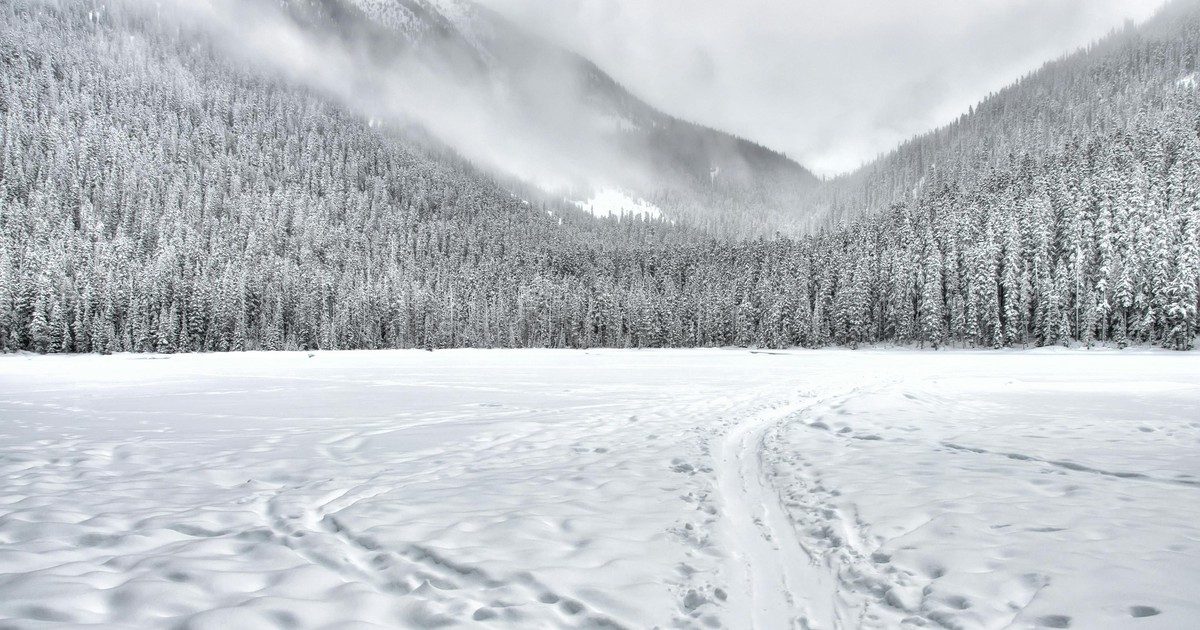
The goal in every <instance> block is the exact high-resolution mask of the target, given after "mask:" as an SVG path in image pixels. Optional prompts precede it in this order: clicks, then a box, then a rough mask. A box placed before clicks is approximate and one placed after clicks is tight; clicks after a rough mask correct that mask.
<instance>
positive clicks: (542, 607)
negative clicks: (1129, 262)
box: [0, 350, 1200, 630]
mask: <svg viewBox="0 0 1200 630" xmlns="http://www.w3.org/2000/svg"><path fill="white" fill-rule="evenodd" d="M1198 620H1200V355H1198V354H1196V353H1180V354H1169V353H1159V352H1123V353H1122V352H1115V351H1091V352H1088V351H1043V352H1012V353H994V352H981V353H973V352H941V353H919V352H913V351H859V352H849V351H820V352H801V351H796V352H761V353H756V352H750V351H741V350H692V351H593V352H584V351H445V352H435V353H425V352H345V353H316V354H313V355H309V354H306V353H284V354H253V353H251V354H236V355H190V356H173V357H169V358H165V357H164V358H155V357H145V356H114V357H99V356H77V357H31V356H9V357H0V627H2V628H43V627H45V628H51V627H53V628H63V627H84V626H92V627H106V628H171V629H176V628H178V629H188V630H199V629H205V628H214V629H219V630H234V629H237V628H248V629H256V630H257V629H271V628H281V629H283V628H358V627H362V628H366V627H432V626H441V625H452V624H458V625H462V626H480V627H520V628H557V627H616V626H620V627H633V628H645V627H677V626H684V627H707V626H725V627H733V628H749V627H757V628H772V629H773V628H788V627H813V628H834V627H843V628H857V627H897V626H900V625H902V624H905V623H907V624H910V625H913V626H929V627H938V626H944V627H951V628H954V627H965V628H976V627H983V628H1005V627H1013V628H1028V627H1072V628H1194V627H1196V624H1197V623H1200V621H1198Z"/></svg>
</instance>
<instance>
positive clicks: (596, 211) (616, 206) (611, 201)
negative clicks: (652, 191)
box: [572, 188, 662, 219]
mask: <svg viewBox="0 0 1200 630" xmlns="http://www.w3.org/2000/svg"><path fill="white" fill-rule="evenodd" d="M572 203H573V204H575V206H576V207H577V208H579V209H580V210H583V211H585V212H590V213H592V215H594V216H597V217H626V216H628V217H645V218H648V219H657V218H659V217H661V216H662V211H661V210H659V208H658V207H657V206H655V205H654V204H652V203H650V202H649V201H646V200H645V199H642V198H640V197H639V198H638V199H636V200H635V199H633V198H632V197H630V196H629V195H628V194H626V193H624V192H621V191H620V190H617V189H615V188H604V189H601V190H600V191H599V192H597V193H595V194H593V195H592V198H591V199H588V200H587V201H573V202H572Z"/></svg>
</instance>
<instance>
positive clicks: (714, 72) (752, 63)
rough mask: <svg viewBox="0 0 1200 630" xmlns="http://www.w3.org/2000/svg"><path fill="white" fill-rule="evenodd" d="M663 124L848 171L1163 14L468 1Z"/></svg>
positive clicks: (1130, 6) (1055, 7) (819, 3)
mask: <svg viewBox="0 0 1200 630" xmlns="http://www.w3.org/2000/svg"><path fill="white" fill-rule="evenodd" d="M479 1H480V2H482V3H483V4H485V5H488V6H490V7H492V8H495V9H497V10H499V11H500V12H501V13H504V14H506V15H508V16H510V17H512V18H514V19H516V20H518V21H519V22H520V23H522V24H523V25H526V26H528V27H531V28H535V29H537V30H538V31H539V32H540V33H541V34H542V35H545V36H547V37H550V38H551V39H554V40H557V41H559V42H560V43H563V44H566V45H568V46H570V47H573V48H575V49H576V50H578V51H579V52H581V53H583V54H584V55H586V56H588V57H590V58H592V59H593V60H595V61H596V62H597V63H599V64H600V66H601V67H603V68H604V69H605V70H607V71H609V72H610V73H611V74H613V75H614V76H615V77H616V78H617V79H618V80H620V81H622V82H624V83H625V84H626V85H628V86H629V87H630V88H631V89H632V90H633V91H634V92H635V93H637V94H639V95H642V96H643V97H645V98H646V99H647V100H648V101H650V102H651V103H652V104H653V105H656V106H658V107H660V108H662V109H665V110H666V111H668V112H671V113H674V114H677V115H680V116H683V117H685V118H689V119H692V120H695V121H697V122H701V123H704V124H708V125H712V126H715V127H718V128H721V129H725V130H729V131H732V132H734V133H738V134H740V135H744V136H747V137H749V138H751V139H753V140H756V141H758V142H761V143H763V144H766V145H768V146H771V147H774V148H777V149H780V150H784V151H787V152H788V153H789V154H790V155H792V156H793V157H795V158H797V159H798V160H800V161H801V162H803V163H804V164H805V165H806V166H809V167H810V168H812V169H813V170H815V171H816V172H818V173H822V174H835V173H839V172H844V171H847V170H850V169H852V168H854V167H855V166H857V165H859V164H860V163H862V162H863V161H866V160H869V159H870V158H872V157H874V156H875V155H876V154H878V153H880V152H883V151H886V150H888V149H890V148H892V147H894V146H895V145H897V144H898V143H899V142H901V141H903V140H905V139H906V138H908V137H910V136H912V135H914V134H916V133H920V132H922V131H925V130H928V129H931V128H933V127H936V126H939V125H941V124H944V123H946V122H949V121H950V120H952V119H953V118H954V117H956V116H957V115H958V114H959V113H961V112H963V111H965V110H966V108H967V107H969V106H970V105H971V104H973V103H975V102H977V101H978V100H980V99H981V98H982V97H984V96H986V95H987V94H988V92H991V91H994V90H997V89H999V88H1001V87H1003V86H1004V85H1006V84H1008V83H1010V82H1012V81H1013V80H1015V79H1017V78H1019V77H1020V76H1021V75H1022V74H1025V73H1027V72H1029V71H1031V70H1033V69H1035V68H1037V67H1038V66H1039V65H1041V63H1043V62H1044V61H1047V60H1049V59H1051V58H1054V57H1057V56H1059V55H1061V54H1063V53H1066V52H1069V51H1071V50H1073V49H1075V48H1077V47H1079V46H1082V45H1085V44H1087V43H1088V42H1090V41H1092V40H1094V39H1096V38H1098V37H1100V36H1102V35H1103V34H1105V33H1107V32H1108V31H1110V30H1111V29H1113V28H1116V27H1118V26H1120V25H1121V24H1122V23H1123V22H1124V21H1125V20H1127V19H1134V20H1142V19H1145V18H1147V17H1149V16H1150V15H1151V14H1152V13H1153V12H1154V11H1155V10H1156V9H1157V8H1158V7H1159V6H1161V5H1162V4H1163V1H1162V0H970V1H950V0H739V1H737V2H731V1H728V0H479Z"/></svg>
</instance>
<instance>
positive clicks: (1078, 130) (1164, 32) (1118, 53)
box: [803, 0, 1200, 222]
mask: <svg viewBox="0 0 1200 630" xmlns="http://www.w3.org/2000/svg"><path fill="white" fill-rule="evenodd" d="M1198 34H1200V2H1196V0H1174V1H1173V2H1169V3H1168V4H1166V5H1165V6H1164V7H1163V9H1162V10H1160V11H1159V12H1158V13H1157V14H1156V15H1155V16H1154V17H1152V18H1151V19H1150V20H1149V21H1148V22H1147V23H1145V24H1143V25H1140V26H1134V25H1133V24H1127V25H1126V27H1125V28H1124V29H1122V30H1120V31H1116V32H1114V33H1111V34H1110V35H1108V36H1106V37H1104V38H1102V39H1101V40H1099V41H1098V42H1096V43H1094V44H1092V45H1090V46H1088V47H1087V48H1085V49H1082V50H1079V51H1076V52H1074V53H1071V54H1068V55H1064V56H1063V57H1061V58H1059V59H1056V60H1052V61H1049V62H1047V63H1046V64H1045V65H1043V66H1042V67H1041V68H1040V69H1038V70H1036V71H1034V72H1031V73H1030V74H1028V75H1027V76H1025V77H1023V78H1022V79H1020V80H1019V81H1017V82H1015V83H1014V84H1012V85H1010V86H1008V87H1005V88H1004V89H1001V90H999V91H998V92H996V93H995V94H991V95H989V96H988V97H987V98H985V99H984V100H982V101H981V102H980V103H979V104H977V105H976V106H975V107H973V108H971V110H970V111H969V112H964V113H963V114H962V115H961V116H960V117H959V118H958V119H957V120H955V121H954V122H952V123H950V124H949V125H946V126H944V127H941V128H939V129H935V130H933V131H930V132H928V133H925V134H922V135H919V136H917V137H915V138H913V139H911V140H909V141H907V142H905V143H903V144H902V145H901V146H899V147H897V148H896V149H895V150H893V151H891V152H889V153H887V154H885V155H882V156H880V157H879V158H878V159H876V160H873V161H871V162H870V163H868V164H866V165H865V166H863V167H862V168H860V169H858V170H856V171H854V172H852V173H850V174H847V175H844V176H841V177H837V178H834V179H832V180H829V181H827V182H825V183H824V184H823V185H822V186H819V187H816V188H814V189H813V190H812V193H813V194H812V196H811V197H810V198H809V199H808V200H806V201H805V202H804V204H803V206H804V213H806V214H809V215H812V216H823V217H825V220H826V222H838V221H842V220H847V219H854V218H855V217H858V216H862V215H863V214H869V213H872V212H878V211H882V210H886V209H887V208H888V207H889V206H890V205H891V204H894V203H902V202H906V201H907V202H911V201H912V200H914V199H915V198H917V197H918V196H919V195H920V194H921V193H922V191H923V190H926V189H928V188H930V187H932V186H935V185H936V182H939V181H943V180H945V179H954V178H961V177H972V176H973V175H972V173H980V172H984V171H986V170H987V169H989V168H995V167H999V166H1001V165H1003V164H1005V163H1006V162H1008V161H1009V160H1011V158H1012V156H1014V155H1018V154H1020V153H1022V152H1034V153H1042V152H1047V151H1054V150H1058V149H1059V148H1060V147H1062V146H1064V145H1066V144H1070V143H1082V142H1085V141H1086V140H1087V138H1089V137H1091V136H1094V135H1095V134H1098V133H1107V132H1111V131H1113V130H1116V129H1124V128H1129V127H1132V126H1139V125H1141V126H1145V125H1154V124H1157V121H1155V114H1156V112H1160V111H1162V110H1163V109H1164V108H1165V107H1168V106H1169V104H1170V101H1172V100H1176V99H1178V98H1180V94H1181V93H1184V92H1189V91H1191V90H1194V88H1195V82H1194V79H1193V77H1194V76H1195V72H1196V71H1197V69H1198V68H1197V59H1198V58H1200V50H1198V49H1197V45H1196V41H1197V38H1198V36H1200V35H1198Z"/></svg>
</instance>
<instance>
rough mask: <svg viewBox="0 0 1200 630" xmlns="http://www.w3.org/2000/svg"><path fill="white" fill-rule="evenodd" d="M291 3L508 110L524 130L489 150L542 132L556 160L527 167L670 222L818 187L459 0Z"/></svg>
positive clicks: (782, 203) (765, 208) (797, 171)
mask: <svg viewBox="0 0 1200 630" xmlns="http://www.w3.org/2000/svg"><path fill="white" fill-rule="evenodd" d="M291 7H292V9H293V11H298V12H299V13H301V14H303V15H305V16H307V18H308V19H306V20H305V22H304V23H305V26H306V27H308V28H312V29H316V30H318V31H319V30H321V29H322V28H329V27H330V25H332V27H333V28H334V29H336V31H337V32H338V33H340V34H341V35H342V37H343V38H344V41H345V42H346V43H347V45H352V46H356V47H366V48H367V49H368V50H367V52H366V55H367V56H369V57H373V58H377V59H384V60H390V59H392V58H395V57H405V58H407V59H411V58H413V57H416V58H419V59H421V61H422V64H424V65H425V66H426V67H428V68H430V69H432V71H433V72H435V73H438V74H440V75H442V76H446V77H453V80H454V81H455V82H456V84H457V85H469V86H474V87H475V88H476V89H477V91H478V92H479V93H481V94H483V95H484V103H485V106H486V107H488V108H500V109H502V110H506V111H510V112H512V115H511V117H510V118H511V120H509V121H505V122H511V123H512V124H514V125H516V126H518V127H524V128H525V130H526V131H527V134H526V135H525V136H522V137H518V138H516V139H515V141H514V139H513V138H507V137H506V138H502V139H501V140H500V141H498V144H499V145H500V146H499V147H498V149H499V150H500V151H501V152H505V153H507V152H510V151H513V150H516V151H520V150H521V147H514V146H512V145H513V144H514V142H515V143H522V142H525V141H528V140H529V136H536V142H545V141H546V139H547V138H552V139H553V142H552V144H553V146H552V147H551V149H552V152H553V153H555V154H554V155H553V156H550V157H547V156H544V155H542V156H540V157H542V158H543V159H542V162H543V163H550V162H553V163H555V164H556V168H555V169H554V170H553V171H551V172H549V173H548V176H547V177H541V176H542V175H543V173H540V172H537V171H538V170H539V169H531V170H532V175H533V177H534V178H541V179H547V180H550V181H551V182H557V183H560V184H565V187H566V188H568V189H576V190H575V192H576V193H579V192H581V191H580V190H578V189H587V188H603V187H617V188H621V189H624V190H627V191H629V192H631V193H634V194H636V195H637V196H642V197H646V198H650V199H655V200H657V201H659V202H660V203H661V204H662V205H664V206H666V208H665V209H666V210H667V211H668V214H669V215H671V216H672V218H675V219H683V220H690V221H692V222H699V223H708V224H715V223H718V222H719V219H718V217H716V216H714V215H715V213H717V212H724V209H723V208H721V207H720V206H722V205H723V203H722V201H723V200H724V199H738V200H743V201H745V202H747V205H748V206H750V207H747V208H744V209H743V212H741V213H739V214H740V215H741V216H745V217H752V216H753V215H755V214H756V213H758V214H760V215H762V216H764V217H768V216H769V217H770V218H772V219H777V218H778V215H781V214H784V213H787V212H790V211H791V209H792V208H791V205H792V199H793V198H794V197H795V195H796V194H797V193H798V192H800V191H804V190H807V189H809V188H811V187H813V186H815V185H816V184H817V183H818V182H817V179H816V178H815V177H814V176H813V175H812V174H811V173H809V172H808V171H807V170H805V169H804V168H803V167H802V166H800V165H799V164H796V163H795V162H793V161H792V160H790V159H788V158H786V157H785V156H783V155H781V154H779V153H777V152H774V151H771V150H769V149H767V148H765V147H762V146H759V145H757V144H754V143H752V142H749V141H747V140H744V139H741V138H736V137H734V136H731V135H729V134H726V133H723V132H720V131H716V130H713V129H709V128H706V127H703V126H700V125H696V124H692V123H688V122H686V121H682V120H679V119H676V118H674V117H672V116H670V115H668V114H665V113H663V112H661V111H658V110H656V109H654V108H653V107H651V106H649V105H647V104H646V103H645V102H644V101H642V100H641V99H639V98H638V97H636V96H635V95H633V94H631V93H630V92H629V91H628V90H626V89H625V88H624V87H623V86H621V85H620V84H619V83H617V82H616V81H615V80H613V79H612V77H610V76H609V75H607V74H606V73H604V72H603V71H602V70H601V69H600V68H598V67H597V66H596V65H595V64H593V63H591V62H590V61H588V60H587V59H585V58H583V57H581V56H579V55H578V54H575V53H573V52H571V51H568V50H565V49H563V48H561V47H559V46H556V45H554V44H551V43H550V42H548V41H545V40H543V39H541V38H539V37H537V36H535V35H533V34H532V33H530V32H528V31H526V30H524V29H522V28H521V27H520V26H518V25H516V24H513V23H512V22H510V21H508V20H507V19H505V18H503V17H501V16H500V15H498V14H496V13H494V12H492V11H490V10H488V9H486V8H483V7H480V6H478V5H475V4H473V3H471V2H469V1H467V0H438V1H437V2H430V1H428V0H303V1H302V2H293V3H292V4H291ZM356 12H359V15H355V13H356ZM388 63H390V61H385V63H384V65H387V64H388ZM434 135H435V136H437V135H438V134H437V132H436V131H435V132H434ZM451 144H454V143H453V142H452V143H451ZM500 168H501V169H503V168H504V166H503V165H501V166H500ZM543 168H546V166H545V165H543ZM518 175H524V176H526V177H527V178H528V176H529V175H530V172H525V173H518ZM583 192H586V190H585V191H583ZM729 218H730V217H728V216H726V217H723V219H724V220H725V221H728V220H729ZM765 220H766V219H763V221H765Z"/></svg>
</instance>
